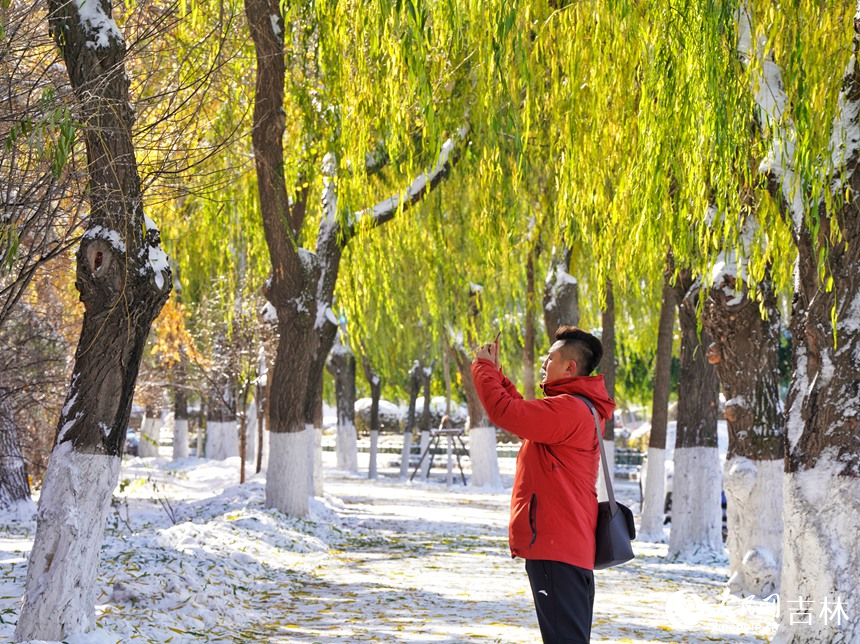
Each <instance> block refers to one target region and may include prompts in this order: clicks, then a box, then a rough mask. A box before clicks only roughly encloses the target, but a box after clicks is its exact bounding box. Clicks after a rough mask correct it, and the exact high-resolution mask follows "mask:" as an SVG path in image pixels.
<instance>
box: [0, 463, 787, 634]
mask: <svg viewBox="0 0 860 644" xmlns="http://www.w3.org/2000/svg"><path fill="white" fill-rule="evenodd" d="M332 458H333V455H327V456H326V459H327V462H328V461H329V460H330V459H332ZM329 465H331V463H329ZM512 467H513V461H512V459H511V462H509V463H505V464H503V473H505V480H506V482H508V484H509V482H510V471H511V469H512ZM237 471H238V463H237V459H231V460H228V461H226V462H206V461H202V462H201V461H196V460H193V459H188V460H187V461H183V462H181V463H179V464H171V463H169V462H167V461H163V460H159V461H158V462H155V461H154V460H153V459H134V460H132V461H129V462H128V463H127V464H125V465H124V468H123V472H122V475H121V480H122V481H124V483H123V484H122V486H121V491H120V492H118V498H119V499H120V502H119V503H118V504H117V506H116V508H115V511H114V513H113V514H112V515H111V518H110V519H109V524H110V525H109V528H108V531H107V536H106V539H105V544H104V546H103V551H102V566H101V569H100V576H99V600H98V606H97V619H98V625H99V627H100V630H99V631H98V632H97V634H95V635H90V636H88V638H85V639H81V640H79V641H80V642H87V643H92V642H98V643H102V642H104V643H107V642H118V641H122V642H129V641H140V642H145V641H148V642H159V643H161V642H168V641H172V642H174V643H179V642H221V641H223V642H228V641H229V642H239V641H245V642H325V643H332V644H333V643H335V642H337V643H344V642H482V641H486V642H504V643H518V642H536V641H539V634H538V630H537V624H536V620H535V617H534V613H533V609H532V600H531V595H530V591H529V587H528V582H527V579H526V575H525V572H524V570H523V563H522V561H520V560H512V559H511V558H510V556H509V554H508V550H507V527H506V526H507V512H508V502H509V491H504V490H499V491H495V492H482V491H478V490H474V489H472V488H470V487H463V486H462V485H460V486H452V487H451V488H446V486H445V485H444V484H442V483H440V482H438V481H439V480H440V477H442V478H444V477H443V473H442V472H438V473H437V474H436V476H435V477H431V481H430V482H418V483H415V484H409V483H404V482H400V481H398V480H396V479H395V478H394V476H393V474H394V470H393V469H386V468H385V467H382V468H381V472H382V474H383V478H382V479H380V480H378V481H368V480H367V479H366V478H364V477H363V476H359V475H348V474H344V473H342V472H338V471H336V470H333V469H331V468H327V471H326V481H325V491H326V495H325V498H324V499H322V500H320V499H318V500H316V501H315V502H314V504H313V505H312V508H311V515H310V517H309V518H307V519H290V518H287V517H284V516H283V515H280V514H279V513H277V512H274V511H271V510H267V509H265V508H264V505H263V499H264V485H263V483H262V481H261V480H258V479H257V480H252V481H251V482H249V483H246V484H245V485H242V486H238V485H235V480H236V472H237ZM386 474H388V475H391V476H389V477H386V476H385V475H386ZM618 488H619V490H618V494H619V496H620V497H621V498H622V500H625V499H626V502H628V504H630V505H631V506H634V507H635V506H636V499H638V488H636V487H635V484H630V483H626V484H625V483H620V484H619V485H618ZM634 497H636V498H634ZM126 500H127V501H128V506H127V507H126V504H125V501H126ZM0 523H2V521H0ZM32 528H33V525H32V522H30V523H25V524H16V525H13V526H11V527H10V526H7V527H3V528H0V621H2V623H0V640H2V641H6V640H7V639H11V635H12V629H13V626H12V624H13V623H14V621H15V619H16V618H17V608H18V604H19V598H20V596H21V593H22V592H23V584H24V572H25V563H24V558H23V554H24V553H22V552H21V551H25V552H26V550H28V549H29V544H30V543H31V540H32ZM635 546H636V551H637V559H636V560H634V561H633V562H631V563H630V564H628V565H626V566H624V567H621V568H618V569H611V570H605V571H598V572H597V573H596V580H597V599H596V604H595V619H594V631H593V640H594V641H607V642H655V641H664V642H679V641H683V642H697V641H698V642H705V641H737V642H749V641H751V640H755V639H756V638H758V639H760V640H765V639H766V637H765V635H764V634H763V633H767V634H770V631H769V630H766V629H765V628H764V627H765V626H766V625H767V623H768V622H769V621H770V620H769V619H768V618H767V617H765V616H762V615H753V616H746V615H742V614H741V613H742V611H741V610H740V608H741V605H740V602H739V600H736V599H734V598H733V599H732V600H730V601H729V602H728V603H727V604H726V605H724V606H723V607H720V606H719V603H720V594H721V592H722V587H723V584H724V581H725V578H726V574H727V570H726V566H725V563H724V562H721V561H717V562H711V563H699V564H685V563H669V562H666V561H665V560H664V556H665V553H666V546H665V545H661V544H645V543H638V542H637V543H636V544H635ZM16 550H17V552H16ZM681 591H683V593H684V594H683V595H677V593H679V592H681ZM673 597H674V599H673ZM679 597H680V598H681V600H685V601H686V603H678V601H680V600H678V598H679ZM696 598H700V600H699V603H698V604H697V603H696V601H695V599H696ZM667 600H672V601H673V602H674V603H673V606H674V607H675V608H678V609H683V610H676V611H675V612H674V613H673V616H674V624H673V623H672V621H670V619H669V617H668V616H667V613H666V602H667ZM675 600H678V601H675ZM761 607H762V604H760V603H759V604H758V606H757V608H758V609H761ZM749 608H750V607H749V606H746V609H749ZM752 608H756V606H753V607H752ZM696 610H697V611H698V612H697V613H696V612H695V611H696ZM691 611H693V612H691ZM747 612H755V611H754V610H747ZM759 612H761V611H760V610H759ZM691 615H692V618H691ZM685 620H686V621H685ZM680 622H684V623H686V624H687V625H688V626H686V627H684V625H683V624H681V623H680ZM756 629H759V630H758V631H757V630H756Z"/></svg>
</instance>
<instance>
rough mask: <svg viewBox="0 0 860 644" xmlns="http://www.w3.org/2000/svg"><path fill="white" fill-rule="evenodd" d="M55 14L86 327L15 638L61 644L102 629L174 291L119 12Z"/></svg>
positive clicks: (69, 9) (105, 7)
mask: <svg viewBox="0 0 860 644" xmlns="http://www.w3.org/2000/svg"><path fill="white" fill-rule="evenodd" d="M49 7H50V27H51V31H52V34H53V36H54V38H55V40H56V42H57V45H58V46H59V47H60V50H61V51H62V53H63V58H64V60H65V63H66V68H67V70H68V72H69V78H70V80H71V84H72V88H73V89H74V92H75V96H76V98H77V100H78V102H79V105H78V107H79V109H78V111H77V114H78V118H79V120H80V122H81V123H82V128H81V130H79V131H80V132H81V133H82V135H83V138H84V139H85V141H86V148H87V159H88V171H89V184H88V186H89V202H90V218H89V221H88V228H87V231H86V233H85V234H84V236H83V238H82V240H81V245H80V247H79V250H78V253H77V279H76V281H75V286H76V287H77V289H78V291H79V292H80V294H81V301H82V302H83V304H84V309H85V313H84V319H83V324H82V328H81V336H80V340H79V343H78V347H77V350H76V352H75V363H74V367H73V369H72V374H73V375H72V381H71V384H70V386H69V393H68V396H67V398H66V404H65V406H64V407H63V410H62V412H61V414H60V419H59V421H58V423H57V439H56V446H55V447H54V451H53V454H52V456H51V460H50V462H49V464H48V469H47V471H46V473H45V479H44V484H43V487H42V494H41V498H40V501H39V515H38V524H37V529H36V537H35V541H34V543H33V549H32V552H31V554H30V558H29V565H28V568H27V585H26V593H25V596H24V604H23V606H22V608H21V614H20V616H19V618H18V625H17V627H16V630H15V639H16V640H17V641H21V640H31V639H41V640H61V639H66V638H67V637H69V636H70V635H72V634H76V633H81V632H84V631H86V630H88V629H90V628H92V627H93V626H94V623H95V620H94V610H93V609H94V606H95V599H96V598H95V577H96V572H97V570H98V562H99V551H100V546H101V537H102V534H103V532H104V523H105V516H106V515H107V511H108V508H109V506H110V499H111V495H112V493H113V489H114V487H115V486H116V483H117V478H118V475H119V468H120V459H121V457H122V450H123V446H124V443H125V435H126V431H127V429H128V419H129V416H130V414H131V404H132V397H133V394H134V386H135V381H136V380H137V374H138V369H139V368H140V360H141V356H142V355H143V352H144V350H145V348H146V338H147V336H148V335H149V329H150V326H151V325H152V321H153V319H154V318H155V317H156V316H157V315H158V313H159V311H160V310H161V307H162V306H163V305H164V302H165V301H166V300H167V296H168V294H169V293H170V288H171V277H170V268H169V265H168V262H167V257H166V256H165V255H164V253H163V252H162V250H161V248H160V239H159V232H158V230H157V229H156V227H155V225H154V224H153V223H152V221H151V220H149V219H148V218H146V217H145V215H144V212H143V200H142V197H141V192H140V178H139V176H138V173H137V164H136V162H135V157H134V147H133V145H132V136H131V126H132V123H133V121H134V111H133V108H132V106H131V104H130V103H129V78H128V75H127V74H126V71H125V63H124V59H125V44H124V42H123V39H122V35H121V34H120V33H119V30H118V29H117V28H116V25H115V24H114V22H113V20H112V19H111V18H110V5H109V4H108V3H107V2H98V3H97V4H96V5H95V6H94V7H88V10H87V13H88V14H89V16H90V17H89V18H88V19H87V23H86V24H85V23H84V22H83V21H82V20H81V16H80V14H79V11H78V5H77V4H76V3H74V2H65V1H64V0H51V1H50V2H49ZM94 21H97V22H98V24H99V27H98V28H93V27H94V25H95V24H96V22H94ZM83 490H85V491H86V493H85V494H82V493H81V491H83Z"/></svg>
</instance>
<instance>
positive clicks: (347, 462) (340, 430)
mask: <svg viewBox="0 0 860 644" xmlns="http://www.w3.org/2000/svg"><path fill="white" fill-rule="evenodd" d="M335 449H336V454H337V469H339V470H343V471H344V472H358V439H357V437H356V433H355V424H353V423H350V422H346V423H344V424H342V425H341V424H340V423H338V426H337V444H336V446H335Z"/></svg>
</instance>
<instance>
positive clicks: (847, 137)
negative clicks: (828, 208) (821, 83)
mask: <svg viewBox="0 0 860 644" xmlns="http://www.w3.org/2000/svg"><path fill="white" fill-rule="evenodd" d="M858 49H860V0H858V2H857V12H856V13H855V14H854V39H853V42H852V52H853V53H852V54H851V60H850V61H849V62H848V68H847V69H846V70H845V75H844V76H843V77H842V90H841V91H840V92H839V104H838V111H837V113H836V117H835V118H834V121H833V129H832V132H831V135H830V153H831V159H832V162H833V167H834V168H839V169H842V173H841V176H840V177H836V178H834V180H833V184H832V186H831V188H832V190H833V191H837V190H841V189H842V186H844V185H845V184H846V183H848V181H850V179H851V175H852V174H853V173H854V168H855V166H856V165H857V161H858V151H860V122H858V117H860V66H858V64H857V52H858Z"/></svg>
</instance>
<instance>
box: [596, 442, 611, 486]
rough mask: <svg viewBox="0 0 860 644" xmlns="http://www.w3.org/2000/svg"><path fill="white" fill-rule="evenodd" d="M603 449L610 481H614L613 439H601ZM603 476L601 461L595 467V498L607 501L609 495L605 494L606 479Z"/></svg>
mask: <svg viewBox="0 0 860 644" xmlns="http://www.w3.org/2000/svg"><path fill="white" fill-rule="evenodd" d="M603 450H604V451H605V452H606V463H607V464H608V465H609V476H611V477H613V479H612V481H611V482H612V483H613V484H614V481H615V476H614V473H615V441H606V440H605V441H603ZM605 478H606V477H605V476H603V463H602V462H601V463H600V467H598V468H597V500H598V501H608V500H609V497H608V496H607V494H606V481H605Z"/></svg>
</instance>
